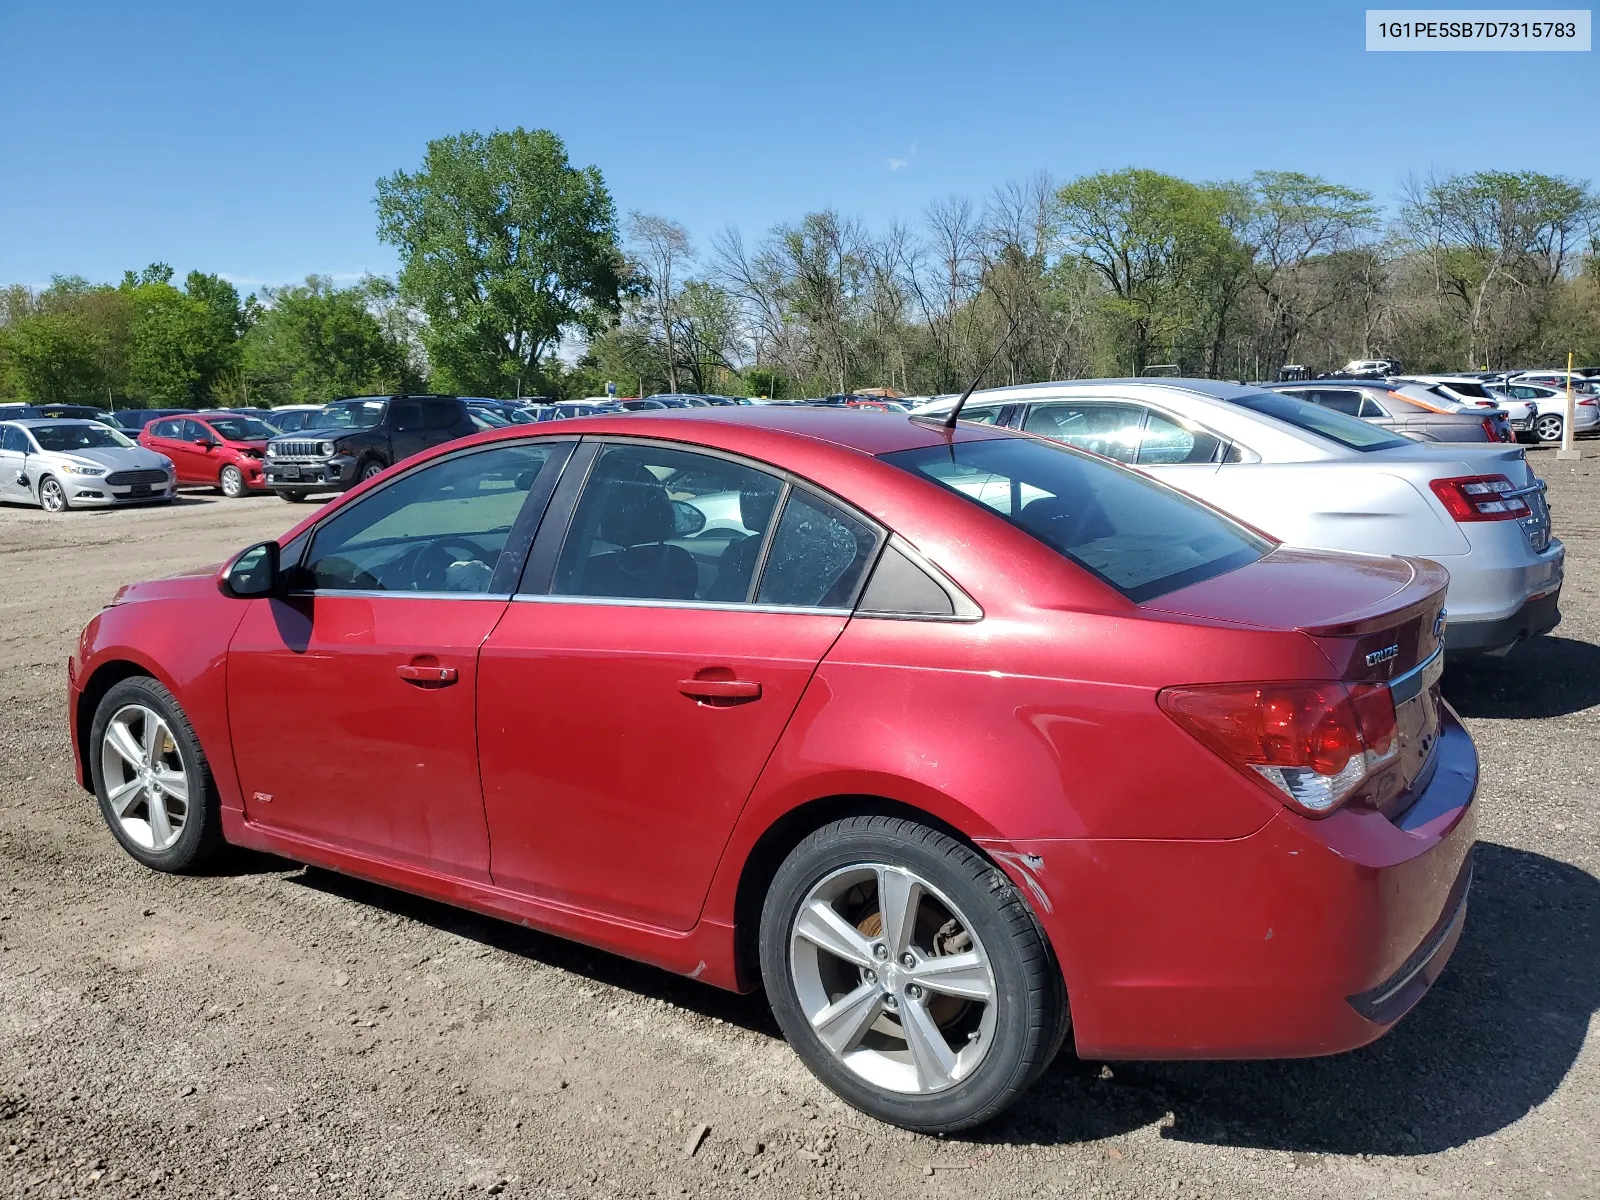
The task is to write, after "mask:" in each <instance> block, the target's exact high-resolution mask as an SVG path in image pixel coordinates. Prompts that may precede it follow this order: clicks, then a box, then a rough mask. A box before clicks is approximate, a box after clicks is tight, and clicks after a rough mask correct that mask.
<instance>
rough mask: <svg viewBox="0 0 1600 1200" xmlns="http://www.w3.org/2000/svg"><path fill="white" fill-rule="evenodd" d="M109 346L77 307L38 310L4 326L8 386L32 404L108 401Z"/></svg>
mask: <svg viewBox="0 0 1600 1200" xmlns="http://www.w3.org/2000/svg"><path fill="white" fill-rule="evenodd" d="M103 358H104V354H103V348H102V346H101V344H100V340H99V338H98V337H97V336H96V333H95V330H94V328H93V327H92V326H91V325H90V324H89V322H88V321H86V320H85V319H84V318H83V316H82V315H81V314H79V313H75V312H70V311H67V312H36V313H32V314H30V315H28V316H26V317H23V318H21V319H20V320H17V321H14V322H11V323H10V324H8V325H6V326H5V327H4V328H3V329H0V374H3V375H4V378H5V383H6V391H7V393H8V394H10V395H12V396H15V397H16V398H17V399H19V400H22V401H25V402H27V403H32V404H60V403H65V404H103V403H105V399H106V396H105V392H104V391H103V390H102V387H101V385H102V382H103V379H104V371H103Z"/></svg>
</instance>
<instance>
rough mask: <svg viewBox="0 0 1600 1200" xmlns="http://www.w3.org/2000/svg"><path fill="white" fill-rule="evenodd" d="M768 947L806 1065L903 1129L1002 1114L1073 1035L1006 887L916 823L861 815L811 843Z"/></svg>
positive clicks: (799, 854) (793, 868)
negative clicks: (1065, 1040) (1068, 1035)
mask: <svg viewBox="0 0 1600 1200" xmlns="http://www.w3.org/2000/svg"><path fill="white" fill-rule="evenodd" d="M884 896H887V899H882V898H881V897H884ZM897 914H898V915H897ZM886 926H887V929H886ZM760 948H761V972H762V977H763V980H764V981H765V984H766V990H767V998H768V1000H769V1002H770V1003H771V1005H772V1011H773V1015H774V1016H775V1017H776V1018H777V1020H778V1024H779V1026H780V1027H781V1028H782V1029H783V1032H784V1036H785V1037H786V1038H787V1039H788V1041H789V1044H790V1045H791V1046H792V1047H794V1050H795V1053H797V1054H798V1055H799V1056H800V1058H801V1060H802V1061H804V1062H805V1064H806V1065H807V1066H808V1067H809V1068H811V1071H812V1073H813V1074H815V1075H816V1076H817V1078H819V1079H820V1080H822V1082H823V1083H825V1084H826V1085H827V1086H828V1087H829V1088H831V1089H832V1090H833V1091H834V1092H835V1093H836V1094H837V1095H838V1096H839V1097H840V1098H841V1099H843V1100H845V1101H846V1102H847V1103H849V1104H851V1105H854V1106H855V1107H856V1108H858V1109H860V1110H861V1111H862V1112H864V1113H867V1114H868V1115H869V1116H872V1117H875V1118H876V1119H878V1120H880V1121H885V1122H887V1123H889V1124H893V1125H899V1126H902V1127H904V1128H906V1129H915V1130H918V1131H920V1132H923V1133H953V1132H955V1131H957V1130H961V1129H967V1128H970V1127H972V1126H974V1125H979V1124H982V1123H983V1122H985V1121H988V1120H990V1119H992V1118H994V1117H995V1116H998V1115H999V1114H1000V1113H1001V1112H1002V1111H1004V1110H1005V1109H1006V1108H1007V1107H1008V1106H1009V1105H1010V1104H1011V1103H1012V1102H1013V1101H1015V1100H1016V1098H1017V1097H1018V1096H1020V1095H1021V1094H1022V1093H1023V1092H1024V1091H1026V1090H1027V1088H1028V1087H1030V1086H1031V1085H1032V1084H1033V1082H1034V1081H1035V1080H1036V1079H1037V1078H1038V1077H1039V1075H1040V1074H1041V1073H1042V1072H1043V1071H1044V1069H1045V1068H1046V1067H1047V1066H1049V1065H1050V1062H1051V1060H1052V1059H1053V1058H1054V1057H1055V1055H1056V1052H1057V1050H1059V1049H1060V1046H1061V1042H1062V1039H1063V1038H1064V1037H1065V1035H1066V1031H1067V1024H1068V1016H1067V1005H1066V991H1065V988H1064V986H1063V984H1062V980H1061V970H1060V967H1059V966H1058V965H1057V963H1056V960H1055V956H1054V955H1053V954H1052V952H1051V949H1050V945H1049V943H1048V942H1047V941H1046V940H1045V937H1044V934H1043V931H1042V930H1041V929H1040V928H1039V925H1038V923H1037V921H1036V920H1035V919H1034V915H1033V912H1032V910H1031V909H1030V908H1029V907H1028V905H1027V904H1026V902H1025V901H1024V900H1023V898H1022V896H1021V895H1020V894H1019V893H1018V892H1017V889H1016V888H1015V887H1014V886H1013V885H1012V883H1011V881H1010V879H1008V878H1007V877H1006V875H1005V874H1004V872H1002V871H1001V870H1000V869H999V868H998V867H996V866H995V865H994V864H993V863H992V862H990V861H989V860H988V859H986V858H984V857H983V856H982V855H981V854H979V853H978V852H977V851H975V850H974V849H972V848H971V847H970V846H968V845H966V844H964V843H962V842H959V841H957V840H956V839H954V838H952V837H949V836H947V835H946V834H943V833H940V832H938V831H937V830H933V829H929V828H928V827H926V826H924V825H919V824H916V823H915V822H913V821H908V820H904V819H901V818H898V817H886V816H860V817H851V818H848V819H846V820H842V821H836V822H834V823H833V824H831V825H826V826H824V827H823V828H821V829H819V830H817V831H816V832H815V833H813V834H811V835H810V836H809V837H807V838H806V839H805V840H804V841H802V842H801V843H800V844H799V845H798V846H796V847H795V849H794V850H793V851H792V852H791V853H790V855H789V857H788V858H787V859H785V860H784V862H783V865H782V866H781V867H779V868H778V873H777V875H776V876H774V878H773V881H772V885H771V887H770V888H769V889H768V892H767V897H766V903H765V905H764V906H763V909H762V913H761V937H760ZM825 1038H826V1039H827V1040H824V1039H825Z"/></svg>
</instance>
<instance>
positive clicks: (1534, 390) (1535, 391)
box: [1490, 379, 1600, 442]
mask: <svg viewBox="0 0 1600 1200" xmlns="http://www.w3.org/2000/svg"><path fill="white" fill-rule="evenodd" d="M1490 390H1491V391H1493V392H1495V393H1496V394H1497V395H1503V396H1505V397H1506V399H1505V400H1503V401H1501V403H1502V405H1504V404H1508V403H1510V402H1512V401H1516V402H1519V403H1522V404H1526V405H1528V407H1529V408H1530V409H1531V410H1532V412H1531V414H1530V415H1529V417H1528V419H1527V420H1526V421H1524V422H1523V423H1522V424H1520V425H1519V424H1517V423H1516V422H1515V421H1513V422H1512V424H1511V427H1512V428H1513V429H1514V430H1516V431H1517V432H1518V433H1519V434H1520V433H1527V434H1531V435H1532V436H1533V437H1534V438H1535V439H1537V440H1538V441H1541V442H1559V441H1560V440H1561V431H1562V429H1563V427H1564V426H1565V425H1566V423H1567V392H1566V389H1565V388H1553V387H1545V386H1543V385H1541V384H1534V383H1524V382H1523V381H1522V380H1521V379H1513V380H1510V381H1509V382H1507V383H1502V384H1499V385H1498V386H1496V387H1493V388H1491V389H1490ZM1572 411H1573V421H1572V433H1573V436H1574V437H1579V436H1582V435H1583V434H1586V433H1593V432H1594V431H1595V430H1596V429H1600V400H1597V399H1596V398H1595V397H1594V396H1593V395H1592V394H1589V393H1587V392H1581V391H1580V392H1575V394H1574V395H1573V397H1572Z"/></svg>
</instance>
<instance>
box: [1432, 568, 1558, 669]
mask: <svg viewBox="0 0 1600 1200" xmlns="http://www.w3.org/2000/svg"><path fill="white" fill-rule="evenodd" d="M1560 604H1561V587H1560V585H1557V587H1556V589H1555V591H1553V592H1551V593H1550V594H1549V595H1547V596H1539V597H1538V598H1536V599H1533V600H1529V601H1527V602H1526V603H1525V604H1523V605H1522V607H1521V608H1519V609H1517V611H1516V612H1514V613H1512V614H1511V615H1510V616H1508V617H1501V618H1499V619H1498V620H1493V621H1471V622H1457V621H1456V620H1455V619H1454V614H1453V613H1452V614H1451V620H1450V623H1449V624H1448V625H1447V626H1446V627H1445V631H1444V646H1445V649H1446V650H1448V651H1450V652H1451V653H1452V654H1463V653H1464V654H1488V653H1492V652H1494V651H1496V650H1506V649H1509V648H1510V647H1512V646H1514V645H1516V644H1517V643H1518V642H1520V641H1525V640H1526V639H1528V638H1532V637H1538V636H1539V635H1540V634H1541V633H1549V632H1550V631H1551V630H1552V629H1554V628H1555V627H1556V626H1557V625H1559V624H1560V623H1561V608H1560Z"/></svg>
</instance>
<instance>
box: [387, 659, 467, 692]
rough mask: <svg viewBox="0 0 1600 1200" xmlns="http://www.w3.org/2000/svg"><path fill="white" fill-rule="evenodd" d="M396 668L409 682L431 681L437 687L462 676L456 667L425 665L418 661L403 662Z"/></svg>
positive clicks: (402, 677)
mask: <svg viewBox="0 0 1600 1200" xmlns="http://www.w3.org/2000/svg"><path fill="white" fill-rule="evenodd" d="M394 670H395V674H396V675H398V676H400V678H401V679H404V680H405V681H406V682H407V683H431V684H433V685H434V686H436V687H444V686H446V685H447V684H452V683H454V682H455V681H456V680H457V679H459V678H460V677H461V673H460V672H459V671H457V670H456V669H455V668H454V667H423V666H418V665H417V664H416V663H401V664H400V665H399V666H398V667H396V668H395V669H394Z"/></svg>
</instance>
